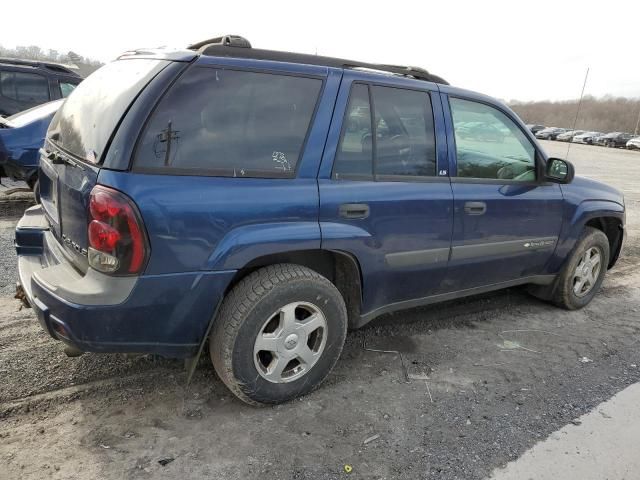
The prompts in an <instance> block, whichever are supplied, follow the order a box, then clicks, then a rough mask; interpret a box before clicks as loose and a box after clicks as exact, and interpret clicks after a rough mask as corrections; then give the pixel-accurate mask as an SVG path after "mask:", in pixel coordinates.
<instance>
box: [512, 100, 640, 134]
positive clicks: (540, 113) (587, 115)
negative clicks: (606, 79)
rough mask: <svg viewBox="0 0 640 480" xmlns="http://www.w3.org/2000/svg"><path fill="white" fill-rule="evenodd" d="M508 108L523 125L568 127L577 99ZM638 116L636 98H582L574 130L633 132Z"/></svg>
mask: <svg viewBox="0 0 640 480" xmlns="http://www.w3.org/2000/svg"><path fill="white" fill-rule="evenodd" d="M510 106H511V108H513V110H514V111H515V112H516V113H517V114H518V115H519V116H520V118H522V119H523V120H524V121H525V122H526V123H533V124H540V125H547V126H551V127H565V128H571V127H573V122H574V121H575V118H576V112H577V110H578V100H564V101H558V102H549V101H544V102H518V101H511V103H510ZM639 114H640V99H638V98H625V97H611V96H605V97H602V98H596V97H592V96H585V97H584V98H583V99H582V105H581V106H580V113H579V115H578V121H577V123H576V129H580V130H594V131H598V132H605V133H607V132H629V133H634V131H635V129H636V125H637V122H638V115H639Z"/></svg>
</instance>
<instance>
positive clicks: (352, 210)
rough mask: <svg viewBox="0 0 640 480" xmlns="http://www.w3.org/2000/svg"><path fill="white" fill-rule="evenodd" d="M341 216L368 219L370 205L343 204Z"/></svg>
mask: <svg viewBox="0 0 640 480" xmlns="http://www.w3.org/2000/svg"><path fill="white" fill-rule="evenodd" d="M339 210H340V216H341V217H343V218H351V219H353V218H367V217H368V216H369V205H367V204H366V203H343V204H342V205H340V209H339Z"/></svg>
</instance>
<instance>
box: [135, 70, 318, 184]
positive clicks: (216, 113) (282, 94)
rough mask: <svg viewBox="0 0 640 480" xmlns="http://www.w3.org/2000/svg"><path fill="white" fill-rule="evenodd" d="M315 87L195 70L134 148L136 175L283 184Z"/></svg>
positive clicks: (297, 80) (296, 80) (265, 76)
mask: <svg viewBox="0 0 640 480" xmlns="http://www.w3.org/2000/svg"><path fill="white" fill-rule="evenodd" d="M321 88H322V80H319V79H315V78H307V77H297V76H289V75H277V74H271V73H257V72H248V71H238V70H226V69H214V68H208V67H195V68H192V69H191V70H189V71H187V72H186V73H185V74H184V76H183V77H182V78H180V79H179V80H178V81H177V82H176V84H175V85H174V86H173V87H172V89H171V90H170V91H169V92H168V93H167V94H166V95H165V96H164V98H163V99H162V100H161V101H160V103H159V104H158V106H157V108H156V110H155V112H154V113H153V115H152V117H151V119H150V121H149V123H148V125H147V127H146V128H145V131H144V133H143V135H142V138H141V141H140V143H139V145H138V150H137V154H136V160H135V165H136V168H137V169H139V170H143V171H152V172H153V171H158V172H163V173H175V174H186V175H189V174H194V175H195V174H203V175H217V176H233V177H269V178H272V177H291V176H293V175H294V173H295V168H296V164H297V162H298V160H299V157H300V155H301V153H302V148H303V145H304V141H305V138H306V134H307V130H308V129H309V125H310V124H311V120H312V117H313V112H314V109H315V105H316V103H317V100H318V97H319V94H320V90H321Z"/></svg>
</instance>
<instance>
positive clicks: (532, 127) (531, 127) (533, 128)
mask: <svg viewBox="0 0 640 480" xmlns="http://www.w3.org/2000/svg"><path fill="white" fill-rule="evenodd" d="M527 128H528V129H529V130H530V131H531V133H533V134H534V135H535V134H536V133H538V132H539V131H540V130H544V129H545V126H544V125H534V124H531V123H529V124H527Z"/></svg>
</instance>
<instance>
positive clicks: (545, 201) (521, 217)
mask: <svg viewBox="0 0 640 480" xmlns="http://www.w3.org/2000/svg"><path fill="white" fill-rule="evenodd" d="M442 96H443V105H444V106H445V115H446V116H447V117H446V118H447V120H448V121H449V122H450V134H451V135H450V137H449V143H450V145H451V147H452V148H451V149H450V153H451V156H452V165H453V168H452V169H451V170H452V176H451V185H452V188H453V197H454V211H455V214H454V216H455V221H454V230H453V241H452V249H451V260H450V264H449V271H448V273H447V279H446V288H447V289H450V290H455V291H457V290H464V289H468V288H475V287H482V286H487V285H491V284H495V283H501V282H508V281H513V280H518V279H521V278H524V277H534V276H536V275H540V274H543V273H544V272H545V266H546V264H547V262H548V260H549V259H550V257H551V255H552V254H553V251H554V249H555V246H556V242H557V240H558V234H559V232H560V227H561V224H562V207H563V198H562V192H561V190H560V187H559V185H557V184H554V183H549V182H546V181H545V180H544V178H543V175H542V174H543V171H544V169H543V159H542V155H541V154H540V153H539V152H538V151H537V148H536V146H535V145H534V143H533V142H532V141H531V140H530V139H529V137H528V135H526V134H525V133H524V131H523V129H522V128H521V126H520V125H519V124H518V123H517V122H516V121H515V120H514V119H513V118H510V114H509V112H506V111H502V110H500V109H498V108H497V107H495V106H493V105H490V104H487V103H484V102H482V101H479V100H475V99H471V98H462V97H454V96H451V95H449V96H447V95H444V94H443V95H442ZM468 122H481V123H482V124H484V125H486V126H488V127H491V128H492V129H495V130H497V131H500V132H501V134H502V135H501V136H500V137H496V138H493V139H488V138H486V137H482V136H473V135H471V136H469V135H461V134H460V132H461V130H463V129H464V126H465V125H466V124H467V123H468Z"/></svg>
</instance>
